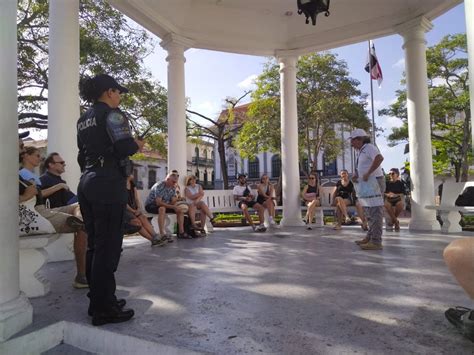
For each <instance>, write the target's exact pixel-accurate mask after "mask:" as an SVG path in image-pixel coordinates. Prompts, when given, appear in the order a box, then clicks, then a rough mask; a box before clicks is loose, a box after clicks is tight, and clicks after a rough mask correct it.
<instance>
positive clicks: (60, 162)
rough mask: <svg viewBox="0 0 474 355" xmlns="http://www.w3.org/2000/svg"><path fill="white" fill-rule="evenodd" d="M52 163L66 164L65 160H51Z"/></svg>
mask: <svg viewBox="0 0 474 355" xmlns="http://www.w3.org/2000/svg"><path fill="white" fill-rule="evenodd" d="M53 163H54V164H61V165H64V164H66V162H65V161H64V160H63V161H55V162H53Z"/></svg>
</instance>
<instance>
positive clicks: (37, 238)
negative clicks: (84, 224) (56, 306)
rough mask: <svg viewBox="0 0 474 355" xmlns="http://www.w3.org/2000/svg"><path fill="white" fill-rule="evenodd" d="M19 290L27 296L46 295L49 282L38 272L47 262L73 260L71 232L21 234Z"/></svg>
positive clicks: (72, 236)
mask: <svg viewBox="0 0 474 355" xmlns="http://www.w3.org/2000/svg"><path fill="white" fill-rule="evenodd" d="M19 238H20V243H19V244H20V245H19V246H20V247H19V256H20V290H22V291H23V292H24V293H25V294H26V296H27V297H39V296H44V295H46V294H47V293H48V292H49V290H50V282H49V280H47V279H46V278H45V277H44V276H43V275H42V274H41V272H40V269H41V267H43V265H44V264H45V263H47V262H52V261H64V260H73V259H74V253H73V251H72V247H73V239H74V235H73V234H44V235H32V236H21V237H19Z"/></svg>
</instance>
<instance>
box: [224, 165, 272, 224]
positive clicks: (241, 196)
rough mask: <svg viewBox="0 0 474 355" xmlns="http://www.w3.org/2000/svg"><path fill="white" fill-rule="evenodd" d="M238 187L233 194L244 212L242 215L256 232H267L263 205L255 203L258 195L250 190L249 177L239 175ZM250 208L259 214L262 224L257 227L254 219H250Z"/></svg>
mask: <svg viewBox="0 0 474 355" xmlns="http://www.w3.org/2000/svg"><path fill="white" fill-rule="evenodd" d="M238 181H239V183H238V185H236V186H234V190H233V192H232V194H233V195H234V200H235V201H238V206H239V208H240V209H241V210H242V213H243V214H244V216H245V219H246V220H247V222H248V223H249V224H250V226H251V227H252V229H253V230H254V231H256V232H265V231H266V230H267V228H265V226H264V225H263V221H264V214H263V213H264V208H263V206H262V205H261V204H259V203H257V201H255V198H256V195H254V194H253V193H252V191H251V190H250V188H249V187H248V186H247V176H246V175H245V174H239V177H238ZM249 208H253V209H254V210H256V211H257V212H258V219H259V221H260V224H259V225H258V226H255V225H254V224H253V221H252V218H251V217H250V214H249V211H248V209H249Z"/></svg>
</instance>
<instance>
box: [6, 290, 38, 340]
mask: <svg viewBox="0 0 474 355" xmlns="http://www.w3.org/2000/svg"><path fill="white" fill-rule="evenodd" d="M32 322H33V307H32V306H31V304H30V301H28V298H26V296H25V294H24V293H23V292H20V294H19V295H18V297H17V298H15V299H13V300H11V301H8V302H6V303H3V304H0V342H4V341H5V340H7V339H8V338H10V337H11V336H12V335H14V334H16V333H18V332H19V331H20V330H22V329H24V328H26V327H27V326H29V325H30V324H31V323H32Z"/></svg>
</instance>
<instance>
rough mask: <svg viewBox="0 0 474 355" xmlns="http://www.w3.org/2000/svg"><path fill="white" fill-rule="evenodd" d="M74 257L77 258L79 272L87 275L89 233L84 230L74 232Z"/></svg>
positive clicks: (81, 274)
mask: <svg viewBox="0 0 474 355" xmlns="http://www.w3.org/2000/svg"><path fill="white" fill-rule="evenodd" d="M73 248H74V257H75V259H76V269H77V274H78V275H80V276H85V275H86V252H87V234H86V232H84V231H79V232H77V233H74V244H73Z"/></svg>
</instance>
